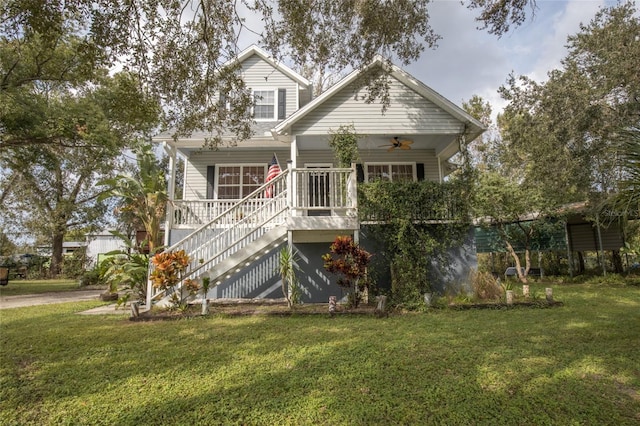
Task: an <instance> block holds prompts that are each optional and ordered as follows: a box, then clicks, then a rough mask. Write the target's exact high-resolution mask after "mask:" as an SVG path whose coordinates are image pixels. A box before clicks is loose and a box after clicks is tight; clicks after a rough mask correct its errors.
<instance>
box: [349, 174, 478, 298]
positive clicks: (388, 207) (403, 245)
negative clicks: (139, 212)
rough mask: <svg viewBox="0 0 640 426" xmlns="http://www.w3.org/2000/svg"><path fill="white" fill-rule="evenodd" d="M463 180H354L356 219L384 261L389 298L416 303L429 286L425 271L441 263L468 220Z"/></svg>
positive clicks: (464, 231)
mask: <svg viewBox="0 0 640 426" xmlns="http://www.w3.org/2000/svg"><path fill="white" fill-rule="evenodd" d="M467 188H468V186H467V184H466V182H465V181H462V180H456V181H453V182H447V183H438V182H429V181H423V182H388V181H376V182H371V183H366V184H361V185H359V186H358V190H359V194H358V206H359V214H360V220H362V221H363V222H365V223H366V222H369V223H374V224H375V225H373V226H370V227H368V228H367V233H368V235H369V236H370V237H372V238H373V239H374V240H375V241H376V243H377V244H378V246H379V247H380V248H381V249H382V250H381V252H380V258H381V259H385V262H386V263H387V264H388V265H390V272H391V300H390V302H391V304H393V305H396V306H397V305H402V306H404V307H412V306H418V304H419V303H420V301H421V300H422V295H423V294H424V293H427V292H431V291H432V288H431V284H430V282H429V280H428V276H429V271H430V269H431V268H433V265H434V264H437V265H438V267H439V268H441V269H442V268H444V269H447V268H448V265H449V264H450V260H449V259H448V257H447V250H448V249H449V248H451V247H454V246H457V245H460V244H461V243H462V242H463V240H464V238H465V237H466V235H467V233H468V231H469V226H470V220H469V213H468V212H469V203H468V199H469V197H468V189H467Z"/></svg>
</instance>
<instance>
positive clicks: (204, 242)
mask: <svg viewBox="0 0 640 426" xmlns="http://www.w3.org/2000/svg"><path fill="white" fill-rule="evenodd" d="M289 180H290V173H289V171H288V170H284V171H283V172H282V173H280V174H279V175H278V176H277V177H276V178H275V179H272V180H271V181H269V182H267V183H265V184H264V185H263V186H261V187H260V188H258V189H257V190H256V191H254V192H253V193H251V194H250V195H248V196H247V197H246V198H244V199H243V200H241V201H240V202H238V203H237V204H235V205H234V206H232V207H231V208H229V209H227V210H226V211H224V212H223V213H221V214H220V215H218V216H217V217H215V218H214V219H212V220H211V221H210V222H209V223H207V224H205V225H203V226H201V227H200V228H198V229H196V230H195V231H194V232H192V233H191V234H189V235H188V236H187V237H185V238H184V239H182V240H181V241H179V242H178V243H176V244H174V245H172V246H171V247H169V248H167V249H166V250H165V252H174V251H180V250H184V251H185V253H186V254H187V255H188V256H189V266H188V267H187V270H186V273H185V274H184V275H183V276H182V281H184V280H186V279H196V280H201V279H202V278H204V277H209V278H210V283H211V287H210V289H211V288H213V287H215V286H216V285H218V284H220V283H221V282H222V281H224V280H225V279H226V278H228V277H230V276H231V275H232V274H234V273H236V272H239V271H240V270H242V269H243V268H244V267H247V266H249V265H250V264H251V262H252V261H254V260H256V259H259V258H260V257H261V256H263V255H264V254H266V253H268V252H269V251H271V250H272V249H273V248H274V247H277V246H278V245H280V244H282V243H283V242H284V241H286V237H287V226H286V219H287V216H288V211H289V208H290V202H289V195H290V191H289V187H290V185H289V184H288V182H289ZM154 268H155V266H154V265H153V264H152V263H150V264H149V274H151V272H153V270H154ZM182 281H181V282H180V283H178V284H177V285H176V286H175V287H174V288H173V289H170V290H169V291H163V290H158V289H155V288H153V286H152V285H151V282H150V281H149V282H148V284H147V300H146V307H147V309H150V307H151V306H152V305H153V304H155V305H158V306H163V305H167V304H168V303H169V298H170V294H171V293H173V292H175V291H182V290H181V288H182Z"/></svg>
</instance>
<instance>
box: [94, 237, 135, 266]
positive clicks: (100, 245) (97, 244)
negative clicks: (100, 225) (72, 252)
mask: <svg viewBox="0 0 640 426" xmlns="http://www.w3.org/2000/svg"><path fill="white" fill-rule="evenodd" d="M86 238H87V242H86V245H87V262H88V264H89V265H88V266H89V267H93V266H96V265H98V264H99V263H100V262H101V261H102V259H103V258H104V257H105V254H106V253H109V252H112V251H116V250H126V249H127V246H126V244H125V243H124V242H123V241H122V239H120V238H118V237H116V236H115V235H113V234H112V233H111V232H110V231H109V230H106V229H105V230H102V231H99V232H96V233H89V234H86Z"/></svg>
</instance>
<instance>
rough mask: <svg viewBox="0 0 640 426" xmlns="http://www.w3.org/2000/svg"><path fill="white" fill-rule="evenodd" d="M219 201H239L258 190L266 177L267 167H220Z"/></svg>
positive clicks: (218, 180)
mask: <svg viewBox="0 0 640 426" xmlns="http://www.w3.org/2000/svg"><path fill="white" fill-rule="evenodd" d="M217 168H218V179H217V182H218V199H220V200H239V199H242V198H244V197H246V196H247V195H249V194H251V193H252V192H253V191H255V190H256V189H258V188H259V187H260V186H261V185H262V184H263V183H264V179H265V177H266V169H267V167H266V166H265V165H241V166H228V165H221V166H218V167H217Z"/></svg>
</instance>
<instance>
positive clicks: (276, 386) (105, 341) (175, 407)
mask: <svg viewBox="0 0 640 426" xmlns="http://www.w3.org/2000/svg"><path fill="white" fill-rule="evenodd" d="M545 285H548V284H545ZM543 287H544V285H542V287H541V288H538V289H537V291H539V292H541V293H542V294H544V288H543ZM554 298H555V299H557V300H561V301H563V302H564V306H563V307H560V308H554V309H535V308H517V309H505V310H465V311H458V310H448V309H436V310H431V311H429V312H427V313H414V314H404V315H391V316H389V317H388V318H381V319H378V318H375V317H373V316H338V317H335V318H332V319H331V318H329V317H328V315H326V316H325V315H321V316H304V315H300V316H296V315H293V316H289V317H277V316H275V317H274V316H255V315H254V316H235V317H228V316H216V315H212V316H209V317H198V318H190V319H182V320H175V321H155V322H130V321H128V320H125V319H122V317H113V316H81V315H76V313H77V312H79V311H82V310H85V309H89V308H91V307H94V306H97V305H98V303H95V302H84V303H66V304H59V305H46V306H39V307H31V308H18V309H8V310H2V311H0V423H1V424H3V425H14V424H15V425H25V424H34V425H35V424H38V425H41V424H92V425H94V424H96V425H98V424H104V425H112V424H118V425H129V424H131V425H134V424H185V425H193V424H265V425H272V424H285V425H286V424H291V425H304V424H327V425H329V424H330V425H334V424H348V425H371V424H383V425H387V424H464V425H466V424H491V425H498V424H518V425H520V424H540V425H542V424H567V425H568V424H594V425H595V424H598V425H600V424H610V425H613V424H615V425H637V424H638V423H639V422H640V351H638V348H640V288H639V287H636V286H620V285H617V286H611V285H602V284H597V285H595V284H594V285H588V284H571V285H566V286H565V285H562V286H554Z"/></svg>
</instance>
